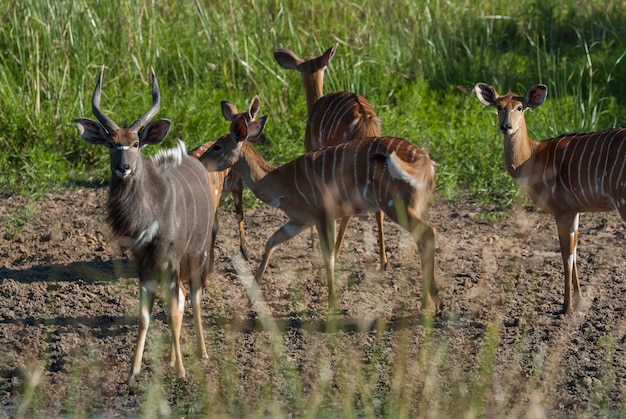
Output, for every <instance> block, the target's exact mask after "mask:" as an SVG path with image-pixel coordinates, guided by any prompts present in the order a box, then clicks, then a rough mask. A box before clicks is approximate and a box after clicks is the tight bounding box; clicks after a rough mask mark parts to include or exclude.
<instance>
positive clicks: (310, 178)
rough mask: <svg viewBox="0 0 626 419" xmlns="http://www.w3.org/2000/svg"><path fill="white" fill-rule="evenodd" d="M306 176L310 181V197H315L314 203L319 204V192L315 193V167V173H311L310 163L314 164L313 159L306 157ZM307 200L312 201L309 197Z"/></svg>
mask: <svg viewBox="0 0 626 419" xmlns="http://www.w3.org/2000/svg"><path fill="white" fill-rule="evenodd" d="M303 164H304V176H305V178H306V180H307V182H308V183H309V187H310V188H309V190H310V191H311V195H310V198H313V205H316V206H317V194H316V193H315V188H314V187H313V177H314V176H315V170H314V169H315V168H312V169H313V173H309V165H313V159H305V160H304V162H303ZM307 202H309V203H310V201H309V200H308V199H307Z"/></svg>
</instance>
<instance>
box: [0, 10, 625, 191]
mask: <svg viewBox="0 0 626 419" xmlns="http://www.w3.org/2000/svg"><path fill="white" fill-rule="evenodd" d="M0 11H1V12H2V15H3V16H5V19H3V21H2V23H0V47H1V48H2V51H3V54H2V55H1V56H0V60H1V64H2V65H1V66H0V144H1V145H2V149H1V150H0V163H2V166H3V170H2V173H1V174H0V189H2V191H4V192H18V193H23V194H30V195H32V194H38V193H41V192H43V191H45V190H47V189H48V188H50V187H63V186H65V185H70V184H75V183H80V182H89V183H95V184H103V183H105V182H106V180H107V178H108V165H107V163H106V159H107V155H106V153H105V152H104V150H102V149H101V148H98V147H94V146H91V145H89V144H86V143H85V142H83V141H81V140H80V138H79V137H78V135H77V134H76V130H75V128H74V126H73V123H72V121H73V119H74V118H76V117H79V116H86V117H90V114H91V112H90V99H91V92H92V89H93V86H94V83H95V78H96V75H97V72H98V71H99V69H100V67H101V66H102V65H103V64H104V65H105V68H106V71H105V77H104V79H105V80H104V84H105V85H104V97H103V100H102V106H103V108H104V109H105V111H106V112H107V113H108V114H109V115H110V116H111V117H112V118H113V119H114V120H115V121H117V122H118V123H119V124H124V123H129V122H132V120H134V118H136V117H137V116H138V115H139V114H141V113H142V112H143V110H145V108H146V107H148V106H149V100H150V96H149V69H150V67H154V68H155V71H156V73H157V76H158V78H159V82H160V86H161V89H162V96H163V104H162V110H161V114H160V115H161V116H162V117H166V118H170V119H172V120H173V122H174V129H173V132H172V134H171V135H170V136H169V137H168V139H167V140H166V142H165V144H164V146H172V145H173V144H174V141H175V139H176V138H182V139H184V140H185V141H186V142H187V144H188V146H189V147H192V146H195V145H198V144H200V143H201V142H205V141H208V140H212V139H215V138H217V137H218V136H220V135H221V134H223V133H225V132H227V130H228V125H227V124H226V122H225V121H223V120H222V117H221V114H220V109H219V102H220V101H221V100H224V99H228V100H230V101H232V102H233V103H236V104H237V105H238V106H240V107H244V106H246V104H247V103H248V101H249V100H250V98H251V97H252V96H253V95H255V94H258V95H259V96H260V97H261V100H262V112H263V113H267V114H269V115H270V116H271V119H270V123H269V124H268V127H267V128H266V130H267V134H268V138H269V142H268V145H266V146H265V147H263V148H262V153H263V154H264V155H265V157H266V158H268V159H269V160H272V161H274V162H286V161H288V160H291V159H293V158H295V157H296V156H298V155H299V154H301V153H302V152H303V150H304V149H303V146H302V138H303V134H304V126H305V121H306V106H305V102H304V89H303V87H302V85H301V80H300V76H299V74H296V73H295V72H290V71H285V70H284V69H282V68H280V67H279V66H278V64H277V63H276V62H275V61H274V59H273V56H272V50H273V48H275V47H288V48H291V49H293V50H294V51H296V52H297V53H298V54H300V55H302V56H306V55H311V54H319V53H321V51H323V50H324V49H325V48H327V47H329V46H330V45H333V44H339V49H338V53H337V55H336V57H335V58H334V59H333V62H332V63H331V66H330V67H329V69H328V71H327V72H326V79H325V91H327V92H329V91H336V90H351V91H356V92H359V93H361V94H363V95H365V96H366V97H368V99H369V100H370V101H371V102H372V103H373V104H374V106H375V107H376V108H377V109H378V111H379V113H380V114H381V117H382V120H383V123H384V127H385V128H384V132H385V134H387V135H395V136H405V137H407V138H409V139H411V141H414V142H415V143H416V144H419V145H423V146H424V147H426V148H427V149H428V151H429V152H430V153H431V155H432V156H433V157H434V158H435V159H436V160H437V162H438V163H439V166H438V174H437V182H438V183H437V185H438V191H439V193H441V194H443V196H445V197H446V198H449V199H455V198H457V197H459V196H462V195H464V194H467V193H469V194H471V195H474V196H477V197H479V198H480V199H483V200H486V201H498V202H502V203H506V202H509V201H510V199H511V197H512V196H514V195H515V193H516V190H517V187H516V186H515V184H514V183H513V182H512V181H511V180H510V179H508V177H507V176H506V174H505V172H504V171H503V170H502V163H501V150H500V140H501V138H500V137H499V134H498V132H497V130H496V129H495V127H494V120H495V118H494V117H493V115H491V112H488V111H485V110H484V109H481V106H480V105H479V104H477V101H476V99H475V98H474V97H473V94H472V92H471V89H472V86H473V85H474V84H475V83H476V82H478V81H484V82H487V83H490V84H493V85H494V86H495V87H496V88H497V89H498V90H499V91H501V92H503V93H504V92H506V91H508V90H509V89H510V90H524V89H526V88H527V87H528V86H530V85H532V84H535V83H537V82H542V83H546V84H547V85H548V87H549V92H550V93H549V100H548V102H547V103H546V104H545V105H544V106H542V108H540V109H539V110H537V111H536V112H535V115H537V116H535V115H533V117H532V118H529V119H531V121H530V122H529V128H530V130H531V133H532V134H533V135H535V137H536V138H549V137H551V136H554V135H557V134H559V133H562V132H564V131H580V130H595V129H601V128H607V127H612V126H616V125H620V124H621V123H622V121H623V120H624V117H625V116H626V110H625V109H626V103H625V102H624V99H623V98H624V97H626V95H625V93H626V92H625V91H624V90H626V80H625V79H624V78H625V77H626V75H625V74H626V72H625V71H623V66H624V64H623V56H624V51H625V49H626V47H625V44H624V41H623V40H624V39H626V38H625V37H624V32H626V29H625V28H626V25H624V23H626V22H625V20H626V19H625V17H624V14H623V13H621V12H622V11H621V10H620V6H619V4H614V3H613V2H609V3H608V4H607V3H605V2H601V1H591V2H586V3H585V5H584V6H582V5H581V4H579V2H573V1H569V2H561V3H559V4H558V5H557V4H553V3H551V2H543V1H540V0H525V1H523V2H522V4H520V3H519V2H517V3H511V2H506V1H502V0H491V1H487V2H481V3H480V5H477V4H476V3H475V2H472V1H469V0H458V1H443V0H430V1H426V2H414V1H411V0H401V1H399V2H398V1H394V2H390V1H373V0H372V1H367V2H363V3H362V4H356V3H352V2H344V1H340V2H328V1H322V0H315V1H313V2H311V3H310V4H308V6H307V7H306V8H305V7H300V4H299V3H297V2H294V1H286V2H277V1H274V0H262V1H258V0H247V1H241V2H234V1H226V0H223V1H217V2H207V1H200V0H198V1H183V2H172V1H170V2H145V1H139V0H135V1H129V0H119V1H113V2H102V1H96V2H89V1H86V0H75V1H71V2H55V1H50V0H27V1H19V2H18V1H8V2H4V3H3V4H2V5H1V6H0ZM537 119H541V120H539V121H538V120H537ZM155 151H156V150H147V154H151V153H154V152H155Z"/></svg>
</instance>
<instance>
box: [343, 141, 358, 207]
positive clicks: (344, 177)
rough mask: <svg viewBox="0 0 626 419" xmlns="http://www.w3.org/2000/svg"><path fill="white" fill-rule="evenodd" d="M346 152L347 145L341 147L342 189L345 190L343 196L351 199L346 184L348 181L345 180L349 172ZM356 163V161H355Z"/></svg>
mask: <svg viewBox="0 0 626 419" xmlns="http://www.w3.org/2000/svg"><path fill="white" fill-rule="evenodd" d="M346 154H347V153H346V147H345V146H344V147H341V163H340V166H341V190H342V191H343V195H342V198H343V199H346V200H349V199H350V193H349V192H348V187H347V186H346V181H345V179H346V175H345V174H346V173H347V170H346V167H345V165H346ZM355 164H356V162H355Z"/></svg>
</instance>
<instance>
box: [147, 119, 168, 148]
mask: <svg viewBox="0 0 626 419" xmlns="http://www.w3.org/2000/svg"><path fill="white" fill-rule="evenodd" d="M171 127H172V121H170V120H169V119H158V120H156V121H154V122H150V123H149V124H148V125H147V126H146V127H145V128H144V129H142V130H141V131H139V145H140V146H141V147H143V146H144V145H154V144H158V143H160V142H161V141H163V140H164V139H165V137H167V134H168V133H169V132H170V128H171Z"/></svg>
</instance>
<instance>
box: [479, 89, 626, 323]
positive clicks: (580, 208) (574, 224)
mask: <svg viewBox="0 0 626 419" xmlns="http://www.w3.org/2000/svg"><path fill="white" fill-rule="evenodd" d="M474 90H475V91H476V95H477V96H478V99H479V100H480V102H481V103H483V104H484V105H487V106H493V107H495V108H496V109H497V110H498V124H499V127H500V131H501V132H502V134H504V163H505V165H506V169H507V171H508V172H509V174H510V175H511V176H512V177H513V178H514V179H515V180H516V181H517V182H518V183H519V184H520V186H521V187H522V188H523V189H524V190H525V191H526V192H527V193H528V194H529V195H530V198H531V199H532V201H533V202H534V203H535V204H536V205H537V206H538V207H540V208H541V209H543V210H544V211H549V212H550V213H551V214H552V215H553V216H554V219H555V220H556V226H557V230H558V234H559V242H560V245H561V256H562V258H563V268H564V276H565V298H564V302H563V312H564V313H571V312H572V311H574V310H575V309H576V308H577V306H578V305H579V303H580V301H581V300H582V293H581V290H580V284H579V282H578V269H577V268H576V246H577V243H578V219H579V213H581V212H598V211H611V210H615V209H617V210H618V211H619V214H620V216H621V217H622V219H624V220H626V171H625V170H624V169H625V167H626V147H625V146H626V129H608V130H604V131H598V132H590V133H578V134H565V135H561V136H559V137H555V138H551V139H549V140H545V141H534V140H532V139H531V138H530V137H529V136H528V131H527V129H526V121H525V119H524V111H525V110H526V109H528V108H535V107H537V106H539V105H541V104H542V103H543V101H544V100H545V98H546V95H547V93H548V88H547V87H546V86H545V85H543V84H538V85H536V86H533V87H531V88H530V89H528V91H527V92H526V94H525V95H524V96H519V95H517V94H515V93H508V94H506V95H504V96H500V95H499V94H498V93H497V92H496V91H495V89H494V88H493V87H491V86H490V85H488V84H485V83H478V84H477V85H476V87H475V88H474ZM572 294H573V295H572Z"/></svg>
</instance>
